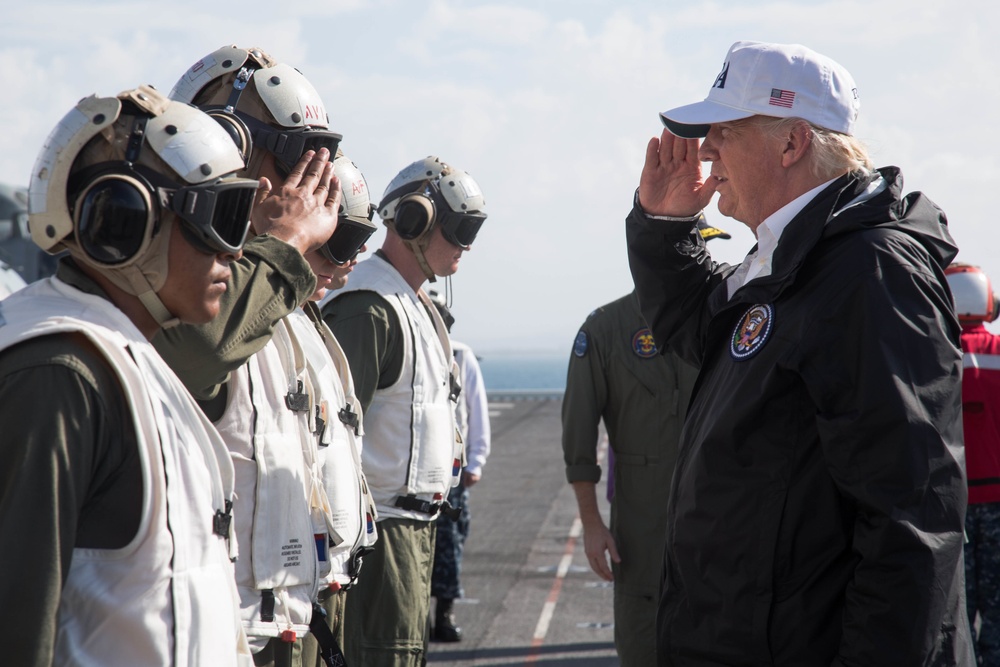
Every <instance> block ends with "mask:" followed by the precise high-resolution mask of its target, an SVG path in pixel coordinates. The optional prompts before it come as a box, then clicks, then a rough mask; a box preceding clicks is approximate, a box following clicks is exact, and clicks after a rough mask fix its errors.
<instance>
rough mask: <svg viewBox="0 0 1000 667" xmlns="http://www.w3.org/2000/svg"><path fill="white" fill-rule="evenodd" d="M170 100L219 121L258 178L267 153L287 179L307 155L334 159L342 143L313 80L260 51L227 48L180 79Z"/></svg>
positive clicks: (233, 47) (204, 59) (198, 64)
mask: <svg viewBox="0 0 1000 667" xmlns="http://www.w3.org/2000/svg"><path fill="white" fill-rule="evenodd" d="M170 97H171V98H172V99H175V100H178V101H181V102H187V103H188V104H193V105H195V106H197V107H199V108H201V109H202V110H204V111H206V112H207V113H209V114H210V115H212V116H213V117H214V118H216V120H218V121H219V123H220V124H222V125H223V126H224V127H225V128H226V130H227V131H228V132H229V133H230V135H231V136H232V138H233V140H234V141H235V142H236V144H237V146H238V147H239V148H240V150H241V152H243V153H244V159H245V160H246V162H247V167H248V172H249V173H250V174H252V175H254V176H256V175H258V173H259V168H260V161H261V160H262V159H263V156H264V154H265V152H266V153H271V154H272V155H274V157H275V161H276V165H277V166H278V168H279V170H283V171H284V172H285V173H288V171H290V170H291V168H292V167H293V166H294V165H295V163H296V162H298V160H299V158H300V157H301V156H302V154H303V153H305V152H306V151H307V150H318V149H320V148H327V149H329V151H330V155H335V154H336V152H337V146H338V145H339V144H340V140H341V139H342V137H341V135H340V134H337V133H336V132H331V131H330V130H329V126H330V117H329V115H328V114H327V111H326V107H325V106H324V104H323V100H321V99H320V96H319V93H317V92H316V88H315V87H313V85H312V84H311V83H310V82H309V80H308V79H306V77H305V76H303V75H302V73H301V72H299V71H298V70H297V69H295V68H294V67H292V66H291V65H287V64H284V63H280V62H278V61H276V60H274V59H273V58H272V57H271V56H270V55H268V54H267V53H266V52H264V51H263V50H261V49H258V48H250V49H242V48H239V47H237V46H224V47H222V48H220V49H218V50H216V51H214V52H213V53H210V54H208V55H207V56H205V57H204V58H202V59H201V60H199V61H198V62H196V63H195V64H194V65H192V66H191V67H190V68H189V69H188V71H187V72H185V73H184V75H183V76H181V78H180V79H179V80H178V81H177V83H176V84H175V85H174V89H173V90H172V91H171V92H170ZM255 149H256V150H255Z"/></svg>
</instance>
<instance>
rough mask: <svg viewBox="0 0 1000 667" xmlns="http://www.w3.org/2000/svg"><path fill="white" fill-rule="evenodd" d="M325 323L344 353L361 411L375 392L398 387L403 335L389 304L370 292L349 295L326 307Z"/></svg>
mask: <svg viewBox="0 0 1000 667" xmlns="http://www.w3.org/2000/svg"><path fill="white" fill-rule="evenodd" d="M323 320H324V321H325V322H326V324H327V326H329V327H330V330H331V331H332V332H333V335H334V336H336V338H337V342H338V343H340V346H341V347H342V348H343V349H344V354H345V355H346V356H347V363H348V364H349V365H350V367H351V375H352V376H353V377H354V393H355V395H356V396H357V397H358V400H359V401H361V409H362V410H363V411H364V414H368V406H369V405H371V402H372V399H373V398H374V397H375V390H376V389H382V388H385V387H388V386H390V385H392V384H394V383H395V382H396V381H397V380H398V379H399V376H400V374H401V373H402V370H403V339H402V338H401V336H402V335H403V332H402V328H401V324H400V322H399V317H398V316H397V315H396V311H395V310H393V308H392V306H390V305H389V302H388V301H386V300H385V299H384V298H383V297H382V296H381V295H379V294H378V293H376V292H372V291H369V290H358V291H354V292H345V293H344V294H341V295H339V296H337V297H336V298H335V299H332V300H330V301H328V302H327V303H326V304H325V305H324V306H323Z"/></svg>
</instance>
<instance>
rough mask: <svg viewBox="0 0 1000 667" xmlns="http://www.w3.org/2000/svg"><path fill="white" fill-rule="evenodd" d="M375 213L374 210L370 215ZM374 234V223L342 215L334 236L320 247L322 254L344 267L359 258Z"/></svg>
mask: <svg viewBox="0 0 1000 667" xmlns="http://www.w3.org/2000/svg"><path fill="white" fill-rule="evenodd" d="M373 213H374V210H372V213H370V214H369V215H372V214H373ZM369 219H370V218H369ZM374 233H375V225H373V224H372V223H370V222H368V223H365V222H362V221H359V220H354V219H352V218H348V217H346V216H343V215H342V216H340V220H339V221H338V222H337V228H336V229H335V230H333V236H331V237H330V239H329V240H328V241H327V242H326V243H324V244H323V245H322V246H320V249H319V251H320V254H322V255H323V257H325V258H326V259H328V260H330V261H331V262H333V263H334V264H337V265H338V266H342V265H344V264H347V263H348V262H349V261H351V260H352V259H354V258H355V257H357V256H358V253H359V252H361V248H362V247H363V246H364V245H365V243H367V242H368V239H370V238H371V236H372V234H374Z"/></svg>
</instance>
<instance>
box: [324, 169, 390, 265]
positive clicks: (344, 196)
mask: <svg viewBox="0 0 1000 667" xmlns="http://www.w3.org/2000/svg"><path fill="white" fill-rule="evenodd" d="M333 173H334V175H335V176H336V177H337V179H338V180H339V181H340V190H341V198H340V211H339V218H338V222H337V228H336V229H335V230H334V232H333V236H331V237H330V239H329V240H328V241H327V242H326V243H324V244H323V245H322V246H321V247H320V252H321V253H322V254H323V255H324V256H325V257H326V258H327V259H328V260H330V261H331V262H333V263H334V264H346V263H347V262H349V261H351V260H352V259H354V258H355V257H357V255H358V253H359V252H361V248H362V247H364V245H365V243H366V242H367V241H368V239H369V238H371V235H372V234H373V233H375V229H376V227H375V223H374V222H372V218H373V217H375V207H374V206H373V205H372V203H371V199H370V198H369V196H368V182H367V181H365V176H364V174H362V173H361V170H360V169H358V166H357V165H356V164H354V163H353V162H352V161H351V159H350V158H349V157H347V156H346V155H344V153H343V152H342V151H340V150H339V149H338V151H337V157H336V158H335V159H334V160H333Z"/></svg>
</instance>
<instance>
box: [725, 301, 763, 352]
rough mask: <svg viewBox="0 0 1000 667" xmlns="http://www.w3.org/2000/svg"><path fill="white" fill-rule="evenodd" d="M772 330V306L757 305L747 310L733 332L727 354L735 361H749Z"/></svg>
mask: <svg viewBox="0 0 1000 667" xmlns="http://www.w3.org/2000/svg"><path fill="white" fill-rule="evenodd" d="M773 328H774V306H772V305H771V304H769V303H768V304H757V305H755V306H753V307H751V308H750V310H748V311H747V312H746V313H745V314H744V315H743V317H741V318H740V321H739V322H737V324H736V329H735V330H733V339H732V341H731V343H730V346H729V353H730V354H731V355H732V357H733V359H735V360H736V361H742V360H744V359H749V358H750V357H752V356H753V355H755V354H757V352H759V351H760V349H761V348H762V347H764V344H765V343H766V342H767V339H768V338H770V336H771V330H772V329H773Z"/></svg>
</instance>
